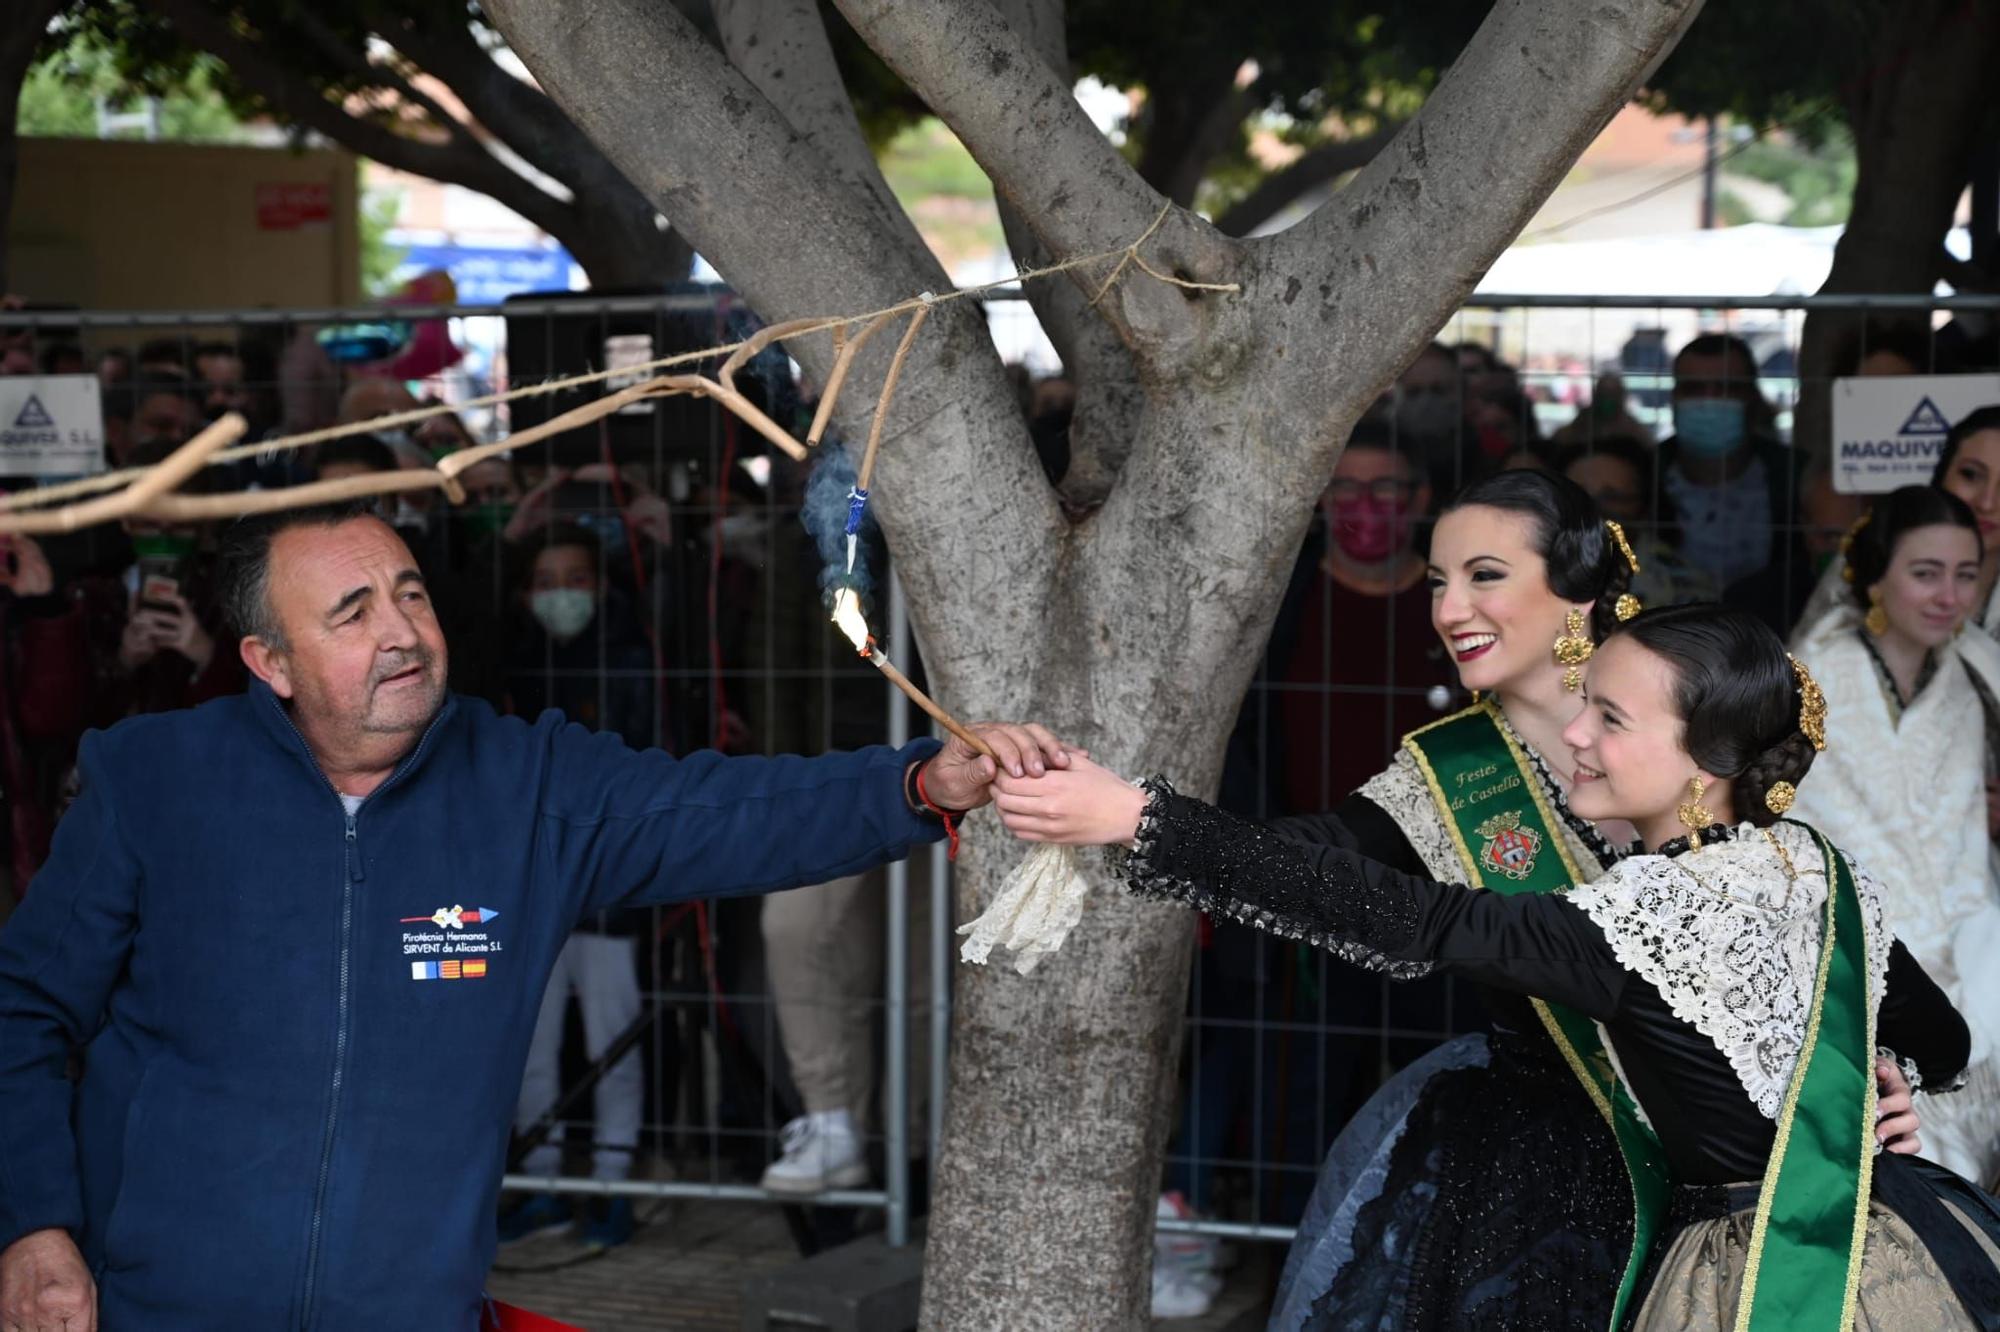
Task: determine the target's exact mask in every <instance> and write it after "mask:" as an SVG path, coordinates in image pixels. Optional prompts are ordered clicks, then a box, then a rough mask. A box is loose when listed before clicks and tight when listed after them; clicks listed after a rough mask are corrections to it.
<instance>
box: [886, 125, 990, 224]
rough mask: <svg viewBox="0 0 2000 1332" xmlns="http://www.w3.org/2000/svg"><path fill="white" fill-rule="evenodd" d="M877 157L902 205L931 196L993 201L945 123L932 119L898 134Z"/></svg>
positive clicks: (983, 179) (982, 174)
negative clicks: (902, 202)
mask: <svg viewBox="0 0 2000 1332" xmlns="http://www.w3.org/2000/svg"><path fill="white" fill-rule="evenodd" d="M877 156H878V158H879V160H880V162H881V165H882V175H883V177H884V178H885V179H886V180H887V181H888V182H889V188H890V189H891V190H893V191H894V192H895V194H896V197H897V198H898V199H901V200H903V201H904V202H905V203H908V202H909V201H910V200H912V199H918V198H925V197H929V196H933V195H946V196H949V197H951V198H956V199H979V200H984V201H987V202H991V201H992V199H993V182H992V181H990V180H988V179H987V178H986V173H985V172H984V171H981V170H980V169H979V163H977V162H975V161H973V160H972V154H971V153H968V152H967V151H965V146H964V145H963V144H961V143H959V141H958V139H957V138H956V137H955V136H954V135H953V134H952V132H951V131H950V130H948V129H946V128H945V127H944V122H942V121H940V120H937V119H935V118H927V119H924V120H921V121H918V122H917V123H916V124H914V125H911V126H909V127H908V128H906V129H903V130H901V131H899V132H898V133H897V134H896V136H895V137H894V138H892V139H891V140H889V142H888V144H887V146H885V147H884V148H883V149H882V150H881V152H880V153H879V154H877Z"/></svg>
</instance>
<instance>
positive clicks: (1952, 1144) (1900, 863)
mask: <svg viewBox="0 0 2000 1332" xmlns="http://www.w3.org/2000/svg"><path fill="white" fill-rule="evenodd" d="M1982 554H1983V550H1982V546H1981V540H1980V534H1979V529H1978V522H1977V520H1976V519H1975V518H1974V516H1973V514H1972V511H1971V510H1970V509H1968V508H1967V507H1966V505H1965V503H1964V501H1962V500H1960V499H1959V498H1958V497H1957V496H1955V495H1952V494H1949V493H1947V492H1945V491H1941V490H1935V489H1932V488H1931V487H1929V486H1905V487H1903V488H1902V489H1901V490H1895V491H1891V492H1890V493H1888V494H1886V495H1882V496H1878V497H1877V498H1876V500H1875V503H1874V506H1873V507H1872V508H1871V509H1869V511H1868V513H1867V515H1866V516H1865V517H1864V518H1862V519H1861V521H1860V522H1859V523H1858V524H1857V525H1856V526H1855V528H1854V530H1853V532H1852V534H1851V536H1850V538H1849V540H1848V542H1847V559H1846V563H1845V566H1844V572H1845V577H1844V578H1843V580H1842V587H1843V588H1844V590H1845V591H1846V593H1847V595H1846V596H1845V597H1843V598H1842V599H1841V601H1840V602H1839V603H1838V604H1836V605H1834V606H1832V607H1829V608H1828V610H1827V612H1826V613H1825V614H1824V615H1822V616H1821V617H1820V618H1819V619H1817V620H1816V621H1814V622H1812V623H1809V624H1806V625H1803V626H1801V627H1800V630H1799V633H1798V635H1797V637H1796V638H1795V639H1794V640H1793V644H1792V650H1793V651H1794V652H1795V653H1796V654H1797V655H1798V657H1799V660H1801V661H1803V662H1805V663H1806V665H1807V666H1809V667H1810V668H1811V669H1812V672H1813V674H1814V675H1815V676H1817V677H1818V678H1819V680H1820V682H1821V686H1822V687H1823V688H1824V689H1825V691H1826V697H1827V702H1828V706H1829V708H1830V709H1831V721H1830V723H1829V729H1828V737H1829V749H1828V752H1827V753H1826V754H1825V755H1824V756H1823V758H1822V761H1821V763H1820V764H1819V766H1818V767H1816V768H1815V769H1814V773H1813V780H1812V782H1811V784H1810V785H1808V786H1806V787H1804V788H1803V789H1802V790H1801V791H1800V792H1799V800H1798V814H1799V817H1800V818H1803V819H1805V820H1806V821H1807V822H1809V823H1814V824H1818V825H1820V826H1822V827H1829V828H1840V829H1842V830H1843V841H1844V843H1845V844H1846V845H1847V846H1849V847H1851V848H1852V849H1853V851H1854V853H1855V854H1856V855H1858V856H1860V857H1862V859H1863V860H1864V861H1865V862H1866V863H1867V864H1868V865H1869V866H1870V867H1871V868H1872V869H1873V870H1874V871H1875V872H1876V873H1877V874H1879V875H1881V876H1882V881H1883V882H1884V883H1886V884H1888V885H1889V886H1890V887H1891V889H1893V891H1892V892H1891V893H1890V895H1889V896H1888V897H1887V898H1886V899H1885V901H1884V905H1885V907H1886V909H1887V911H1888V920H1889V925H1890V928H1892V929H1893V930H1895V932H1896V936H1897V938H1899V939H1901V940H1902V941H1903V942H1904V943H1906V944H1908V945H1909V947H1910V949H1911V951H1913V952H1914V953H1915V954H1916V955H1917V959H1918V960H1919V961H1920V962H1922V963H1923V964H1924V968H1925V970H1927V971H1929V972H1930V973H1931V975H1932V976H1934V977H1936V978H1937V981H1938V983H1939V984H1940V985H1942V986H1943V987H1944V988H1945V991H1946V992H1947V993H1948V994H1950V995H1951V997H1952V1000H1953V1002H1955V1003H1956V1004H1957V1005H1958V1007H1959V1009H1960V1011H1961V1012H1963V1013H1964V1014H1965V1016H1966V1020H1967V1021H1968V1022H1969V1023H1970V1024H1971V1027H1972V1035H1973V1059H1972V1063H1971V1066H1970V1067H1969V1069H1968V1071H1967V1077H1968V1085H1967V1088H1966V1091H1965V1092H1964V1094H1962V1095H1957V1096H1949V1097H1944V1098H1942V1099H1941V1101H1940V1102H1939V1104H1938V1106H1937V1108H1936V1111H1935V1113H1926V1116H1925V1119H1926V1125H1925V1127H1926V1130H1927V1131H1926V1134H1925V1138H1926V1140H1927V1142H1928V1144H1929V1146H1928V1148H1927V1152H1926V1154H1927V1155H1929V1156H1930V1157H1931V1159H1933V1160H1935V1161H1937V1162H1939V1163H1941V1164H1943V1165H1947V1166H1949V1167H1951V1168H1952V1169H1953V1170H1956V1171H1958V1172H1959V1173H1960V1174H1962V1175H1965V1176H1967V1177H1968V1178H1971V1179H1975V1180H1978V1181H1979V1182H1981V1183H1983V1184H1988V1185H1991V1184H1992V1183H1994V1182H1995V1180H1996V1178H2000V1051H1996V1049H1995V1042H1996V1041H1997V1040H2000V972H1996V969H1995V966H1994V959H1995V956H1996V954H2000V874H1996V864H1995V843H1994V834H1995V833H1996V831H2000V827H1997V826H1996V820H1995V819H1994V817H1993V808H1994V805H1995V803H1996V801H1995V798H1994V796H1993V794H1992V792H1993V789H1994V776H1995V763H1996V758H2000V756H1996V754H1995V750H1994V742H1993V737H1994V736H1995V735H1996V734H2000V708H1996V699H2000V644H1995V643H1994V642H1993V640H1992V639H1990V638H1988V637H1987V636H1986V635H1984V634H1981V633H1978V632H1977V631H1974V632H1971V633H1962V632H1961V630H1963V629H1964V627H1965V623H1966V621H1967V619H1968V618H1970V615H1971V612H1972V608H1973V606H1974V605H1975V604H1976V603H1975V598H1976V596H1977V593H1978V581H1979V571H1980V567H1981V564H1982V559H1981V557H1982Z"/></svg>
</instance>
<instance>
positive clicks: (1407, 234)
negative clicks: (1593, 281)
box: [1253, 0, 1702, 414]
mask: <svg viewBox="0 0 2000 1332" xmlns="http://www.w3.org/2000/svg"><path fill="white" fill-rule="evenodd" d="M1701 3H1702V0H1542V2H1541V3H1527V2H1526V0H1503V2H1502V3H1500V4H1497V5H1495V6H1494V8H1493V10H1492V11H1491V13H1489V14H1488V15H1487V18H1486V21H1485V22H1484V23H1482V24H1481V25H1480V28H1479V31H1478V32H1477V33H1476V34H1475V35H1474V36H1473V39H1472V41H1471V43H1470V44H1469V45H1468V46H1467V47H1466V49H1465V51H1464V52H1463V54H1461V55H1460V56H1459V58H1458V61H1457V63H1455V64H1454V65H1453V66H1452V67H1451V69H1450V71H1449V72H1448V73H1447V74H1446V75H1445V78H1444V81H1443V82H1442V83H1441V84H1440V85H1439V86H1438V88H1437V90H1436V91H1435V92H1433V93H1432V94H1431V96H1430V98H1429V100H1427V101H1426V102H1425V103H1424V106H1423V108H1422V109H1421V110H1420V111H1419V112H1418V113H1417V115H1416V116H1415V117H1414V118H1413V119H1412V120H1411V121H1410V122H1409V123H1408V124H1407V125H1405V126H1404V128H1403V130H1402V132H1401V133H1399V134H1398V135H1397V136H1396V137H1395V139H1394V141H1393V142H1392V143H1390V144H1389V146H1388V147H1387V148H1386V149H1384V150H1383V152H1382V153H1381V154H1380V155H1378V156H1377V157H1376V158H1375V160H1374V161H1373V162H1371V163H1370V164H1369V165H1368V166H1367V167H1366V168H1365V169H1363V171H1362V172H1361V175H1360V177H1359V178H1358V179H1356V180H1355V181H1354V183H1353V184H1351V185H1349V186H1348V187H1347V188H1346V189H1345V190H1343V191H1341V193H1340V194H1339V196H1338V197H1337V198H1336V199H1335V200H1334V201H1333V202H1332V203H1330V204H1326V205H1323V206H1322V207H1321V208H1320V209H1319V211H1318V212H1316V213H1314V214H1313V215H1312V216H1311V217H1309V218H1307V219H1306V220H1305V221H1303V222H1301V223H1300V224H1299V225H1297V226H1295V227H1293V228H1291V229H1290V230H1289V231H1286V232H1285V233H1283V234H1282V235H1280V236H1275V237H1269V238H1266V239H1264V240H1261V241H1257V242H1253V245H1255V246H1256V247H1257V250H1258V252H1259V254H1260V255H1262V256H1268V257H1269V259H1270V266H1269V268H1268V269H1267V270H1265V274H1264V276H1265V277H1266V279H1267V282H1266V285H1265V288H1264V290H1262V291H1260V292H1258V293H1255V295H1256V296H1257V297H1258V301H1257V303H1258V304H1261V305H1264V306H1265V307H1266V309H1267V310H1268V311H1269V312H1270V313H1272V314H1273V315H1275V316H1276V317H1277V318H1278V319H1279V320H1280V322H1281V323H1283V324H1285V325H1287V326H1288V327H1293V328H1298V329H1300V330H1302V331H1303V330H1304V329H1306V328H1309V327H1310V328H1313V329H1319V328H1327V329H1330V330H1332V333H1331V337H1332V338H1333V339H1334V340H1336V341H1337V345H1336V346H1333V347H1325V346H1324V345H1323V344H1324V343H1325V341H1327V339H1326V338H1324V337H1317V338H1315V343H1316V346H1315V354H1313V355H1311V356H1304V357H1293V358H1291V360H1290V361H1289V362H1288V368H1287V371H1286V373H1288V374H1289V375H1291V376H1294V377H1296V378H1299V379H1302V380H1306V381H1308V382H1307V383H1306V384H1305V385H1304V386H1303V388H1302V391H1304V392H1305V393H1306V395H1307V396H1306V401H1308V402H1311V401H1314V400H1315V399H1316V400H1317V402H1318V403H1319V404H1320V406H1321V407H1322V408H1323V409H1324V410H1326V411H1328V412H1329V413H1332V414H1338V413H1340V412H1344V410H1345V408H1346V406H1348V405H1351V399H1352V397H1353V396H1354V395H1355V394H1356V393H1368V394H1372V393H1373V392H1375V391H1376V390H1378V389H1379V388H1380V387H1381V386H1383V385H1385V384H1387V383H1388V382H1389V380H1390V379H1391V378H1393V377H1394V376H1395V375H1396V373H1397V372H1398V371H1400V370H1401V369H1402V367H1403V365H1404V363H1405V362H1406V361H1407V360H1408V358H1409V357H1410V356H1411V355H1412V354H1414V352H1415V351H1416V349H1417V348H1418V347H1419V346H1421V345H1422V343H1423V341H1424V340H1425V339H1426V338H1428V337H1430V336H1431V334H1432V333H1433V332H1434V331H1435V330H1436V329H1437V328H1439V327H1440V326H1441V325H1442V324H1443V322H1444V321H1445V319H1446V318H1448V317H1449V316H1450V313H1451V311H1453V310H1454V309H1456V308H1457V307H1458V305H1459V304H1460V303H1461V302H1462V301H1463V300H1464V298H1465V297H1466V295H1467V294H1468V293H1470V292H1471V290H1472V288H1473V286H1474V285H1475V284H1476V283H1477V282H1478V279H1479V275H1480V274H1481V273H1483V272H1485V270H1486V269H1487V267H1488V266H1490V265H1491V264H1492V262H1493V260H1494V259H1495V258H1497V257H1498V256H1499V254H1500V252H1501V251H1502V250H1503V249H1505V248H1506V246H1507V245H1508V244H1509V243H1510V242H1511V241H1512V240H1513V239H1514V237H1516V236H1517V235H1519V234H1520V232H1521V228H1522V227H1523V226H1525V225H1526V224H1527V221H1528V219H1529V218H1530V217H1532V216H1533V215H1534V212H1535V210H1536V209H1537V208H1539V207H1540V206H1541V204H1542V202H1543V201H1544V200H1545V199H1547V198H1548V196H1549V194H1550V192H1551V191H1552V190H1554V188H1555V187H1556V185H1557V184H1558V183H1560V181H1561V180H1562V177H1563V175H1564V173H1565V172H1567V171H1568V170H1569V168H1570V166H1571V164H1572V163H1574V162H1575V161H1576V159H1577V157H1578V156H1579V155H1580V154H1581V153H1582V152H1583V150H1584V149H1585V148H1586V147H1588V146H1589V144H1590V142H1591V140H1592V139H1593V138H1595V137H1596V135H1597V133H1598V131H1599V130H1600V129H1602V128H1603V127H1604V125H1605V124H1606V123H1607V122H1608V121H1609V120H1610V119H1611V117H1612V115H1613V114H1615V113H1616V112H1617V110H1618V108H1619V107H1621V106H1622V105H1624V103H1625V101H1626V100H1627V98H1629V97H1630V96H1631V94H1632V92H1633V90H1634V89H1635V88H1636V86H1637V83H1638V80H1639V78H1640V76H1641V75H1643V74H1644V73H1645V71H1646V70H1647V69H1648V68H1649V67H1651V65H1652V64H1653V62H1654V60H1655V58H1656V57H1657V56H1658V54H1659V53H1660V51H1661V50H1662V49H1663V48H1664V47H1666V46H1668V45H1670V44H1671V43H1672V42H1674V41H1675V40H1676V39H1677V38H1678V36H1679V34H1680V33H1681V32H1682V31H1683V30H1684V28H1685V25H1686V23H1687V22H1688V21H1689V20H1691V18H1692V17H1693V15H1694V13H1695V12H1696V11H1698V10H1699V9H1700V7H1701ZM1441 254H1449V255H1453V256H1463V258H1458V259H1455V260H1454V263H1455V271H1454V272H1452V273H1451V274H1448V275H1445V276H1444V277H1443V278H1442V279H1441V277H1440V274H1439V273H1438V269H1437V257H1438V256H1439V255H1441ZM1303 292H1312V293H1313V294H1314V295H1316V296H1317V298H1318V299H1316V300H1310V299H1309V300H1306V301H1304V302H1302V303H1301V302H1299V300H1298V298H1299V297H1300V295H1301V294H1302V293H1303ZM1336 311H1337V312H1338V316H1337V318H1336V315H1335V312H1336ZM1329 362H1331V363H1334V364H1338V365H1340V366H1341V368H1342V374H1341V375H1339V376H1330V375H1327V374H1326V373H1325V366H1326V365H1327V364H1328V363H1329ZM1336 379H1338V380H1340V381H1343V382H1340V383H1336V382H1334V381H1335V380H1336ZM1312 380H1317V381H1319V382H1318V383H1317V384H1316V385H1314V384H1312V383H1311V382H1310V381H1312Z"/></svg>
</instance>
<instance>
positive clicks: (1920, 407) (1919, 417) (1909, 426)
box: [1896, 397, 1951, 435]
mask: <svg viewBox="0 0 2000 1332" xmlns="http://www.w3.org/2000/svg"><path fill="white" fill-rule="evenodd" d="M1950 432H1951V422H1949V421H1947V420H1945V418H1944V413H1943V412H1941V411H1939V410H1938V406H1937V404H1936V403H1934V402H1932V401H1931V400H1930V399H1929V398H1928V397H1927V398H1925V399H1924V400H1923V401H1921V402H1919V403H1918V404H1917V410H1915V411H1914V412H1911V413H1910V419H1909V420H1907V421H1905V422H1903V428H1902V429H1901V430H1898V431H1897V432H1896V433H1897V434H1899V435H1944V434H1949V433H1950Z"/></svg>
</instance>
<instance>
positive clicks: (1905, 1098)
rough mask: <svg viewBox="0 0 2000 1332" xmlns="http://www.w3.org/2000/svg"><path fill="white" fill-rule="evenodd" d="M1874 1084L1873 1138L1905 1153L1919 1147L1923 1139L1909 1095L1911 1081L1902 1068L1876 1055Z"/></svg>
mask: <svg viewBox="0 0 2000 1332" xmlns="http://www.w3.org/2000/svg"><path fill="white" fill-rule="evenodd" d="M1875 1086H1876V1089H1877V1092H1878V1099H1877V1100H1876V1102H1875V1140H1876V1141H1877V1142H1879V1143H1881V1144H1882V1149H1883V1150H1884V1151H1890V1152H1896V1153H1898V1154H1901V1155H1905V1156H1907V1155H1909V1154H1910V1153H1913V1152H1920V1151H1922V1150H1923V1140H1922V1139H1921V1138H1919V1137H1918V1136H1917V1130H1918V1129H1919V1128H1920V1127H1921V1125H1920V1124H1919V1122H1918V1120H1917V1112H1916V1108H1915V1106H1914V1104H1913V1103H1912V1101H1911V1098H1910V1081H1909V1079H1908V1078H1905V1077H1904V1076H1903V1070H1902V1069H1900V1068H1897V1067H1896V1066H1895V1065H1894V1064H1892V1063H1890V1062H1889V1061H1888V1060H1886V1059H1880V1058H1878V1059H1876V1061H1875Z"/></svg>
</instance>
